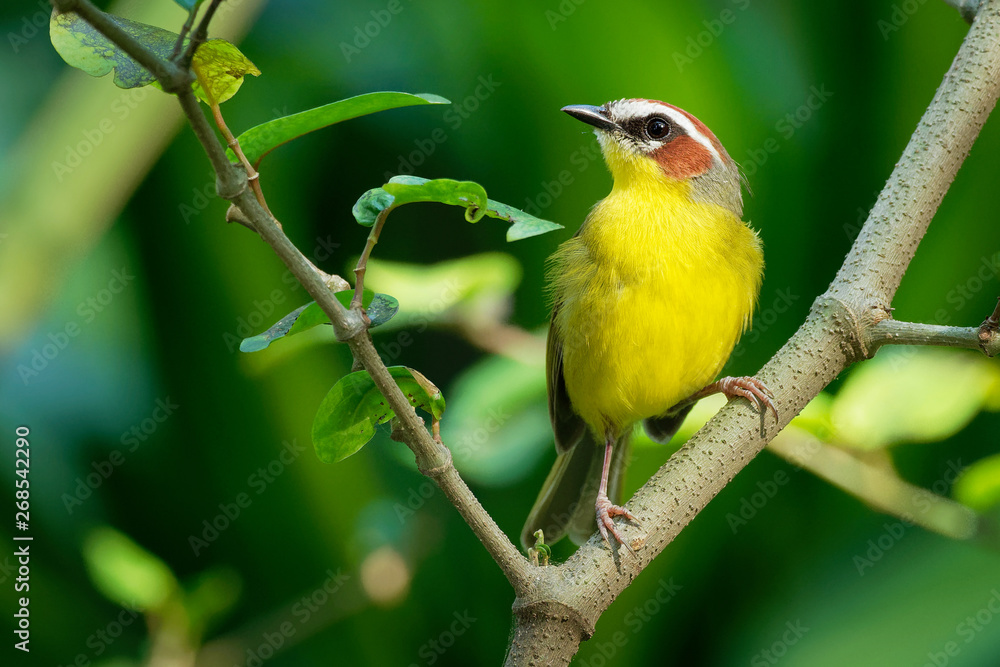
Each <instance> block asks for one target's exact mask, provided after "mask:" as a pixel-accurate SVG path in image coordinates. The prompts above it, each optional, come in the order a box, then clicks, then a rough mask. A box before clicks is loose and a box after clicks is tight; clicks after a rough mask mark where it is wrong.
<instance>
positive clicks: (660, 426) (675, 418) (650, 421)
mask: <svg viewBox="0 0 1000 667" xmlns="http://www.w3.org/2000/svg"><path fill="white" fill-rule="evenodd" d="M681 405H683V407H681V408H680V409H677V407H676V406H675V407H673V408H670V409H669V410H667V411H666V412H664V413H663V414H662V415H658V416H656V417H649V418H647V419H643V420H642V426H643V428H644V429H646V435H648V436H649V439H650V440H652V441H653V442H658V443H660V444H661V445H665V444H667V443H668V442H670V439H671V438H672V437H674V433H677V429H679V428H680V427H681V424H683V423H684V418H685V417H687V415H688V413H689V412H691V408H693V407H694V403H690V404H688V405H684V401H682V402H681Z"/></svg>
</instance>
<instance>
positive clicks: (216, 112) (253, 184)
mask: <svg viewBox="0 0 1000 667" xmlns="http://www.w3.org/2000/svg"><path fill="white" fill-rule="evenodd" d="M202 89H203V90H207V88H206V87H205V85H204V84H202ZM209 108H210V109H211V110H212V117H213V118H214V119H215V125H216V127H218V128H219V131H220V132H222V136H223V137H224V138H225V140H226V145H227V146H229V148H230V149H231V150H232V151H233V153H235V154H236V157H237V158H239V161H240V163H241V164H242V165H243V170H244V171H245V172H246V173H247V182H248V183H249V184H250V188H251V189H252V190H253V193H254V195H255V196H256V197H257V201H259V202H260V205H261V206H263V207H264V210H265V211H267V213H268V215H270V216H271V217H272V218H274V221H275V223H277V225H278V226H279V227H281V223H280V222H278V219H277V218H276V217H275V216H274V214H273V213H271V209H270V208H269V207H268V205H267V201H266V200H265V199H264V191H263V190H261V187H260V172H258V171H257V170H256V169H254V166H253V165H252V164H250V160H248V159H247V156H246V155H245V154H244V153H243V149H242V148H241V147H240V142H239V140H238V139H237V138H236V137H235V136H233V133H232V132H231V131H230V130H229V126H228V125H226V120H225V118H223V117H222V109H221V108H220V106H219V105H218V104H215V103H214V102H213V103H212V104H210V105H209Z"/></svg>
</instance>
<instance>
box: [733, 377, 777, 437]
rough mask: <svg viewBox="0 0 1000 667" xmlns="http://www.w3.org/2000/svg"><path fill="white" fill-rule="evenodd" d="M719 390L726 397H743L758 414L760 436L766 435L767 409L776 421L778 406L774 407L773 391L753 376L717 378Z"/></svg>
mask: <svg viewBox="0 0 1000 667" xmlns="http://www.w3.org/2000/svg"><path fill="white" fill-rule="evenodd" d="M718 386H719V390H720V391H722V393H723V394H725V395H726V398H736V397H741V398H745V399H747V400H748V401H749V402H750V405H752V406H753V408H754V410H756V411H757V412H758V414H760V437H762V438H763V437H764V436H765V435H766V431H765V424H766V419H767V410H768V409H770V410H771V413H772V414H774V420H775V421H778V408H777V407H775V405H774V401H773V400H771V399H773V398H774V393H773V392H772V391H771V390H770V389H768V388H767V385H765V384H764V383H763V382H761V381H760V380H758V379H757V378H755V377H728V378H723V379H721V380H719V385H718Z"/></svg>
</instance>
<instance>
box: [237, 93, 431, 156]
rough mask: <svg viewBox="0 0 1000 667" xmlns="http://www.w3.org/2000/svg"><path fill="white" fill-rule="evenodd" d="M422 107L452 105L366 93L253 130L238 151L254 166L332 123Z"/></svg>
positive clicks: (418, 97)
mask: <svg viewBox="0 0 1000 667" xmlns="http://www.w3.org/2000/svg"><path fill="white" fill-rule="evenodd" d="M423 104H451V102H449V101H448V100H446V99H445V98H443V97H440V96H438V95H431V94H429V93H419V94H416V95H412V94H410V93H396V92H382V93H366V94H364V95H358V96H356V97H349V98H347V99H346V100H340V101H338V102H333V103H331V104H327V105H324V106H321V107H316V108H315V109H309V110H307V111H301V112H299V113H297V114H292V115H291V116H284V117H282V118H275V119H274V120H271V121H268V122H266V123H262V124H260V125H258V126H256V127H252V128H250V129H249V130H247V131H246V132H244V133H243V134H241V135H240V136H238V137H237V139H238V140H239V142H240V148H242V149H243V153H244V154H245V155H246V156H247V159H248V160H250V163H251V164H257V163H258V162H260V159H261V158H262V157H264V156H265V155H267V154H268V153H270V152H271V151H273V150H274V149H275V148H277V147H278V146H281V145H282V144H285V143H288V142H289V141H291V140H292V139H295V138H296V137H301V136H302V135H303V134H307V133H309V132H314V131H316V130H319V129H322V128H324V127H328V126H330V125H333V124H335V123H340V122H342V121H345V120H350V119H351V118H357V117H358V116H366V115H368V114H373V113H377V112H379V111H385V110H387V109H396V108H399V107H409V106H417V105H423ZM235 157H236V156H235V155H233V154H232V153H231V152H230V159H235Z"/></svg>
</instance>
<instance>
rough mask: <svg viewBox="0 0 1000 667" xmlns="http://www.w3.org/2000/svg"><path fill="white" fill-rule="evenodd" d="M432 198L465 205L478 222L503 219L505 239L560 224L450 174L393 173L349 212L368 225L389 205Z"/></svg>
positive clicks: (467, 215)
mask: <svg viewBox="0 0 1000 667" xmlns="http://www.w3.org/2000/svg"><path fill="white" fill-rule="evenodd" d="M419 201H433V202H440V203H442V204H450V205H452V206H463V207H465V219H466V220H468V221H469V222H478V221H479V220H481V219H482V218H483V216H484V215H487V216H489V217H491V218H499V219H501V220H506V221H508V222H510V223H512V224H511V226H510V228H509V229H508V230H507V240H508V241H519V240H521V239H526V238H528V237H531V236H538V235H539V234H544V233H546V232H551V231H553V230H555V229H562V228H563V226H562V225H559V224H556V223H554V222H549V221H548V220H542V219H540V218H536V217H534V216H533V215H529V214H527V213H525V212H524V211H521V210H519V209H516V208H514V207H513V206H508V205H507V204H502V203H500V202H498V201H493V200H492V199H487V198H486V190H484V189H483V186H481V185H479V184H478V183H474V182H472V181H455V180H452V179H450V178H438V179H434V180H429V179H426V178H421V177H419V176H393V177H392V178H391V179H389V182H388V183H386V184H385V185H383V186H382V187H381V188H374V189H372V190H369V191H368V192H366V193H364V194H363V195H361V198H360V199H358V201H357V202H356V203H355V204H354V208H353V210H352V212H353V213H354V219H355V220H357V221H358V223H360V224H362V225H364V226H366V227H371V226H372V224H373V223H374V222H375V219H376V218H377V217H378V215H379V214H380V213H381V212H382V211H384V210H386V209H391V208H396V207H397V206H402V205H403V204H409V203H411V202H419Z"/></svg>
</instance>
